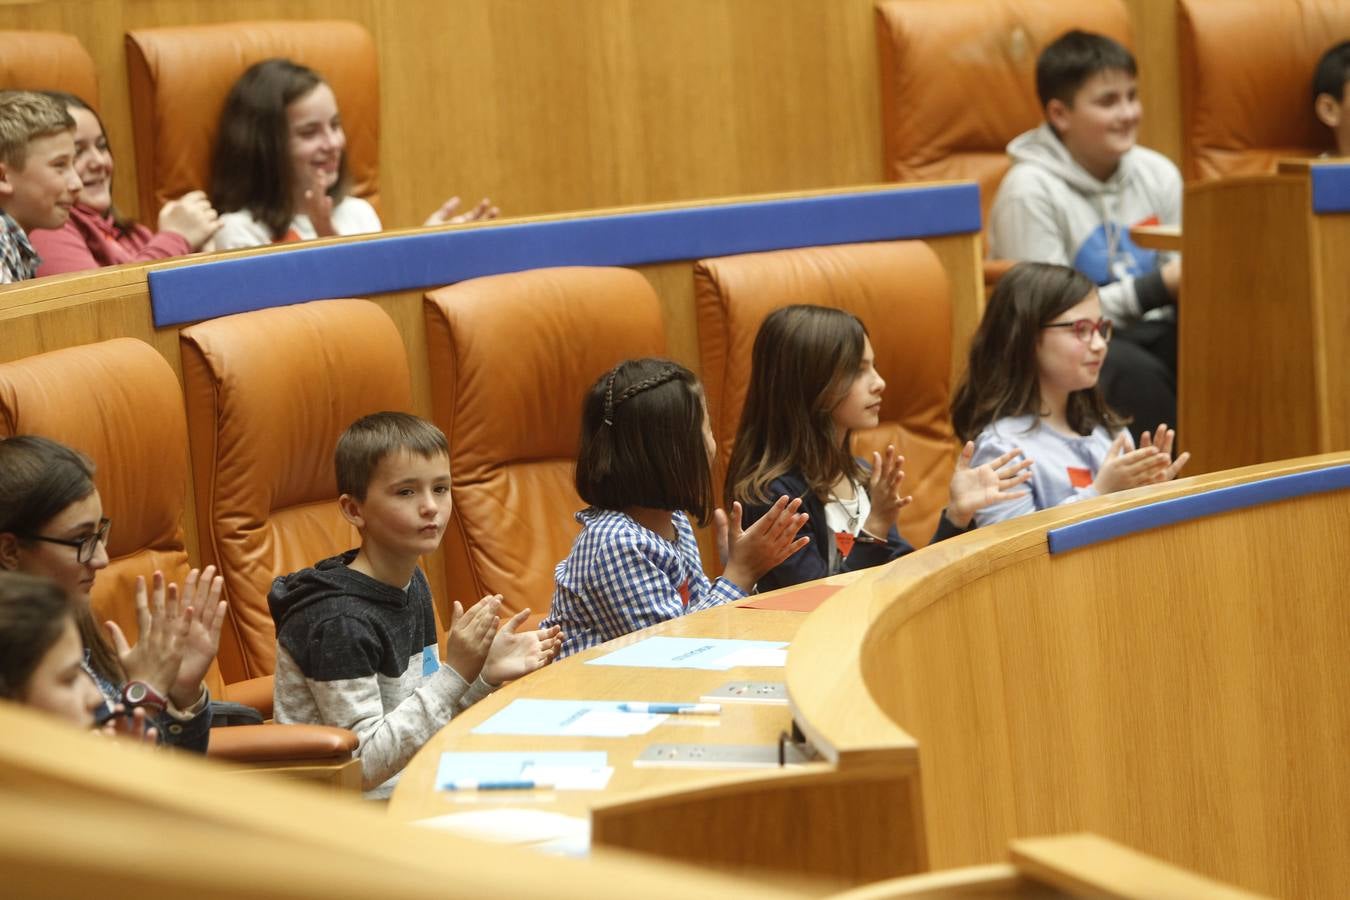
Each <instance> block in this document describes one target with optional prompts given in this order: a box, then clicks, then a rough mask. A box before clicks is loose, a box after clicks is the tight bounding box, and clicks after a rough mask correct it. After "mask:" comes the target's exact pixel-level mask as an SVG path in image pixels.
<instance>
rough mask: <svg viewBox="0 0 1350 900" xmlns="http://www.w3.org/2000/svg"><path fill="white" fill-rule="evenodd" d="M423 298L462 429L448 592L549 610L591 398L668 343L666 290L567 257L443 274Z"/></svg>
mask: <svg viewBox="0 0 1350 900" xmlns="http://www.w3.org/2000/svg"><path fill="white" fill-rule="evenodd" d="M424 309H425V312H426V321H427V350H428V356H429V357H430V366H431V385H432V402H433V407H434V410H435V418H436V424H437V425H439V426H440V427H441V429H442V430H444V431H445V433H446V435H447V436H448V437H449V439H450V454H451V456H450V471H451V473H452V478H453V481H452V493H453V497H454V504H455V513H454V518H453V520H452V523H451V528H450V530H449V532H448V533H447V535H446V540H445V548H446V553H445V558H446V583H447V585H448V586H449V597H450V599H453V600H459V601H460V602H461V603H463V604H464V605H465V606H468V605H469V604H471V603H473V602H475V601H477V600H478V598H479V597H482V596H483V595H485V594H489V593H501V594H503V595H504V599H505V601H506V604H507V606H508V607H509V608H511V609H512V610H516V611H518V610H520V609H523V608H525V607H529V608H530V610H531V612H532V614H533V615H532V618H535V619H538V618H542V617H543V616H544V615H546V614H547V613H548V610H549V604H550V602H551V599H552V596H553V567H554V566H555V565H556V564H557V563H558V561H559V560H561V559H563V558H564V557H565V556H567V554H568V552H569V551H570V550H571V547H572V541H573V540H575V538H576V536H577V533H578V530H579V527H578V526H577V524H576V521H575V520H574V519H573V514H574V513H575V512H576V511H577V510H579V509H581V508H582V507H583V506H584V505H585V504H584V503H582V501H581V498H580V497H578V496H577V493H576V488H575V486H574V480H573V476H574V470H575V465H576V455H577V443H578V440H579V437H580V429H581V403H582V398H583V396H584V395H585V392H586V391H587V390H588V389H589V388H590V387H591V385H592V384H594V383H595V380H596V379H597V378H599V377H600V376H601V375H602V374H604V373H605V372H606V371H608V370H609V369H611V368H613V367H614V365H615V364H617V363H619V362H621V361H622V360H625V359H629V358H633V357H641V356H661V355H664V353H665V346H666V341H665V331H664V329H663V327H662V324H661V306H660V303H659V301H658V300H657V298H656V294H655V292H654V291H653V290H652V287H651V285H650V284H648V282H647V280H646V279H645V278H643V277H642V276H641V275H639V274H638V273H636V272H633V271H630V270H628V269H608V268H560V269H537V270H534V271H529V272H520V273H515V274H510V275H495V276H491V277H488V278H477V279H473V280H470V281H465V282H461V283H459V284H455V285H452V286H450V287H444V288H440V289H438V290H435V291H431V292H429V293H428V294H427V295H426V302H425V304H424Z"/></svg>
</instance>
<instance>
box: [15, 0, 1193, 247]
mask: <svg viewBox="0 0 1350 900" xmlns="http://www.w3.org/2000/svg"><path fill="white" fill-rule="evenodd" d="M1128 5H1129V6H1130V8H1131V11H1132V15H1133V18H1134V22H1135V35H1136V37H1135V45H1136V48H1137V49H1138V51H1139V55H1140V60H1141V64H1142V68H1143V80H1142V90H1143V92H1144V96H1145V102H1146V104H1147V106H1148V111H1149V115H1148V118H1147V120H1146V123H1145V126H1144V140H1145V142H1146V143H1149V144H1151V145H1153V146H1155V147H1157V148H1158V149H1160V150H1162V151H1163V152H1165V153H1168V154H1169V155H1171V156H1172V157H1173V158H1174V159H1175V158H1176V157H1177V154H1178V151H1179V149H1180V141H1179V136H1178V130H1179V128H1178V124H1177V122H1176V119H1177V110H1178V103H1177V98H1176V77H1175V71H1176V63H1175V59H1174V57H1175V52H1174V47H1175V39H1174V34H1175V25H1174V19H1175V16H1174V7H1175V0H1128ZM247 18H301V19H311V18H342V19H351V20H354V21H357V22H361V23H363V24H364V25H365V26H366V27H367V28H368V29H369V30H370V32H371V33H372V35H374V38H375V42H376V45H377V47H378V51H379V57H380V79H381V99H382V105H383V110H382V119H383V121H382V122H381V131H382V145H383V146H382V158H381V184H382V191H383V195H384V197H385V198H386V199H385V206H384V209H385V214H386V219H387V221H388V224H390V225H413V224H417V223H419V222H420V221H421V220H422V219H423V218H424V217H425V215H426V214H427V213H429V212H430V211H431V210H432V209H433V208H434V207H435V206H436V205H438V204H439V202H440V200H441V199H443V198H444V197H447V196H449V195H451V194H453V193H459V194H463V195H465V197H466V199H468V198H470V197H473V198H476V197H478V196H480V195H484V194H487V195H491V196H492V198H493V199H494V200H496V201H497V203H498V204H499V205H500V206H501V208H502V210H503V212H505V213H509V214H513V215H530V214H535V213H546V212H558V211H565V210H578V209H590V208H595V207H603V206H616V205H624V204H638V203H658V202H665V201H672V200H684V199H694V198H700V197H715V196H724V195H729V194H747V193H760V192H769V191H795V190H806V189H811V188H823V187H838V186H844V185H853V184H865V183H869V182H875V181H878V180H880V179H881V177H882V173H881V160H880V157H881V133H880V129H881V126H880V112H879V103H880V100H879V92H878V87H877V72H876V47H875V43H874V38H873V31H872V2H871V0H675V2H670V0H235V2H230V3H221V2H219V0H209V2H208V0H47V2H32V3H11V2H4V3H0V27H4V28H19V29H48V30H56V31H65V32H69V33H71V34H74V35H76V36H77V37H79V39H80V40H81V42H83V44H84V45H85V47H86V48H87V49H88V50H89V52H90V54H91V55H92V56H93V57H94V61H95V63H96V65H97V67H98V70H99V74H100V89H99V91H100V95H101V96H100V98H99V100H100V105H101V108H102V110H103V112H104V118H105V120H106V123H107V127H108V130H109V133H110V135H109V136H110V138H111V140H112V145H113V152H114V154H115V155H116V157H117V159H118V160H119V161H120V166H119V174H118V178H117V183H116V193H117V200H118V203H119V205H120V206H121V207H122V208H123V209H124V210H127V211H129V212H130V211H134V210H135V208H136V200H135V191H134V188H135V172H134V167H133V165H132V159H133V156H132V142H131V124H130V107H129V103H128V101H127V95H126V62H125V52H124V50H123V38H122V36H123V34H124V33H125V32H126V31H128V30H131V29H135V28H146V27H154V26H159V25H180V24H190V23H201V22H213V21H229V20H238V19H247Z"/></svg>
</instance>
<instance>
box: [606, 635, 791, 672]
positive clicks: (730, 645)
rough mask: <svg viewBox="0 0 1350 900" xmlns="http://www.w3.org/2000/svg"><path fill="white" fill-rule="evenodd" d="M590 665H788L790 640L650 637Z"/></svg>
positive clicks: (731, 667) (653, 667)
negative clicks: (788, 641)
mask: <svg viewBox="0 0 1350 900" xmlns="http://www.w3.org/2000/svg"><path fill="white" fill-rule="evenodd" d="M586 665H588V666H634V667H638V668H649V669H711V670H714V671H721V670H724V669H734V668H736V667H738V666H751V667H754V666H762V667H782V666H785V665H787V641H738V640H726V639H722V638H673V637H650V638H647V639H646V640H645V641H638V642H637V643H636V644H629V645H628V646H627V647H623V648H621V649H619V650H615V651H614V652H613V653H609V654H606V655H605V656H600V657H596V658H595V659H588V660H586Z"/></svg>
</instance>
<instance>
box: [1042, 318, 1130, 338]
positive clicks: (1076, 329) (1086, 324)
mask: <svg viewBox="0 0 1350 900" xmlns="http://www.w3.org/2000/svg"><path fill="white" fill-rule="evenodd" d="M1041 327H1042V328H1072V329H1073V336H1074V337H1076V338H1078V339H1079V340H1080V341H1082V342H1083V343H1085V344H1087V343H1090V342H1091V341H1092V332H1094V331H1095V332H1097V333H1098V334H1100V335H1101V336H1102V340H1104V341H1106V342H1107V343H1110V341H1111V333H1112V332H1114V331H1115V330H1116V329H1115V325H1113V324H1112V323H1111V320H1110V319H1098V320H1097V321H1095V322H1094V321H1092V320H1091V319H1075V320H1074V321H1072V322H1051V323H1050V324H1049V325H1042V326H1041Z"/></svg>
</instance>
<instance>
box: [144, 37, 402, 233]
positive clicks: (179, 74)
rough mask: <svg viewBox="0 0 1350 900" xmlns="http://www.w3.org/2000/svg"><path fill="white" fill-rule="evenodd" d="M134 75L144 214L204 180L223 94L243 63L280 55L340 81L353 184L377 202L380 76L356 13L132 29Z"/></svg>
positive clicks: (336, 88)
mask: <svg viewBox="0 0 1350 900" xmlns="http://www.w3.org/2000/svg"><path fill="white" fill-rule="evenodd" d="M126 46H127V83H128V89H129V90H130V93H131V119H132V126H133V130H134V132H135V138H136V183H137V185H138V187H139V190H140V218H141V219H142V220H144V221H148V222H153V221H154V219H155V216H156V215H157V214H158V212H159V208H160V207H161V206H163V205H164V203H165V202H166V201H168V200H171V199H173V198H175V197H179V196H181V195H183V194H185V193H187V192H188V191H192V190H198V189H206V188H207V187H208V186H209V184H210V180H211V150H212V147H213V145H214V143H215V138H216V128H217V125H218V124H219V122H220V111H221V108H222V107H223V106H224V105H225V97H226V96H227V95H228V94H229V92H230V88H231V87H232V86H233V85H234V83H235V81H237V80H238V79H239V76H240V75H242V74H244V70H245V69H247V68H248V67H249V66H251V65H253V64H254V63H256V62H261V61H262V60H264V59H269V58H271V57H275V56H283V57H287V58H289V59H291V60H293V61H295V62H297V63H300V64H301V65H306V66H309V67H310V68H312V69H314V70H315V71H317V72H318V73H319V74H320V75H321V76H323V79H324V80H325V81H327V82H328V83H329V85H331V86H332V88H333V93H335V94H336V95H337V99H338V106H339V108H340V109H341V111H342V123H343V128H344V130H345V131H346V133H347V164H348V168H349V170H350V172H351V176H352V194H353V195H354V196H357V197H364V198H365V199H367V200H369V201H370V202H371V203H373V204H375V206H376V208H377V209H378V207H379V187H378V183H377V182H378V177H379V167H380V157H379V143H380V76H379V63H378V61H377V60H376V56H375V44H374V42H373V41H371V38H370V34H369V32H367V31H366V30H365V29H364V28H362V27H361V26H360V25H358V24H356V23H355V22H338V21H313V22H225V23H222V24H218V25H185V26H180V27H175V28H145V29H140V30H137V31H132V32H128V34H127V37H126Z"/></svg>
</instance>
